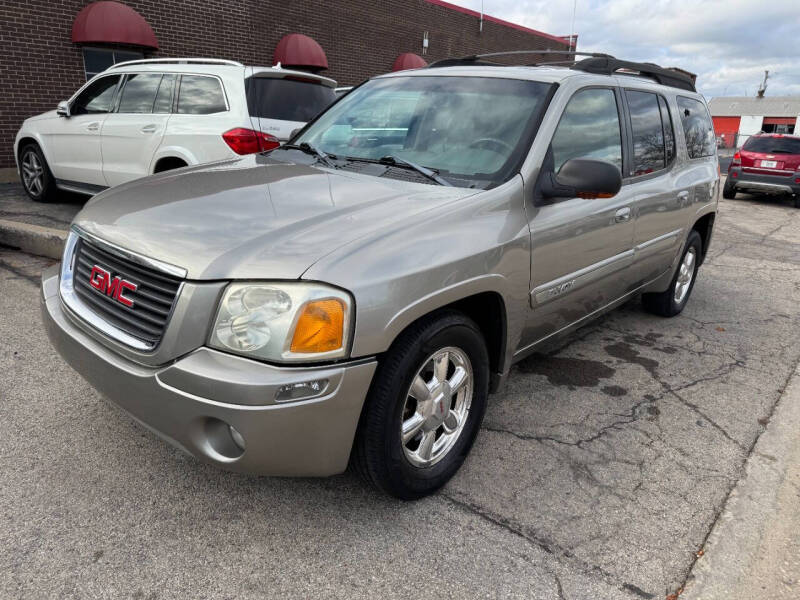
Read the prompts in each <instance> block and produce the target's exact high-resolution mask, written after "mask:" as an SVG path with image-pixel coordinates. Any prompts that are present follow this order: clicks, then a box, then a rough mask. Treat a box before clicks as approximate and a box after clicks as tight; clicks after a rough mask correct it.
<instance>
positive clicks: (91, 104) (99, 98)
mask: <svg viewBox="0 0 800 600" xmlns="http://www.w3.org/2000/svg"><path fill="white" fill-rule="evenodd" d="M119 78H120V76H119V75H109V76H108V77H101V78H100V79H96V80H95V81H93V82H92V83H90V84H89V87H87V88H86V89H85V90H83V91H82V92H81V93H80V94H78V97H77V98H75V100H74V101H73V102H72V106H71V107H70V112H71V113H72V114H73V115H88V114H95V113H107V112H108V111H110V110H111V102H112V101H113V100H114V92H115V91H116V89H117V83H119Z"/></svg>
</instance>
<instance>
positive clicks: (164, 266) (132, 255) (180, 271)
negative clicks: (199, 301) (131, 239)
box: [65, 225, 188, 279]
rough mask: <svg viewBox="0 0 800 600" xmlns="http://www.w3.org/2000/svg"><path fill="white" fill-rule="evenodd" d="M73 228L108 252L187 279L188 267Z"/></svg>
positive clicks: (172, 275)
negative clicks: (120, 245)
mask: <svg viewBox="0 0 800 600" xmlns="http://www.w3.org/2000/svg"><path fill="white" fill-rule="evenodd" d="M72 230H73V231H74V232H75V233H76V234H77V235H79V236H80V237H82V238H86V239H88V240H89V241H91V242H92V243H93V244H97V245H98V246H100V247H101V248H103V249H104V250H105V251H106V252H110V253H111V254H115V255H117V256H119V257H120V258H124V259H126V260H129V261H131V262H133V263H137V264H140V265H142V266H145V267H150V268H151V269H155V270H156V271H161V272H162V273H164V274H165V275H170V276H171V277H177V278H179V279H186V275H187V274H188V273H187V271H186V269H184V268H182V267H176V266H175V265H171V264H169V263H165V262H162V261H160V260H156V259H155V258H149V257H147V256H142V255H141V254H137V253H136V252H131V251H130V250H125V249H124V248H120V247H119V246H117V245H115V244H112V243H111V242H107V241H106V240H104V239H101V238H99V237H97V236H96V235H93V234H91V233H89V232H88V231H84V230H83V229H81V228H80V227H78V226H77V225H73V226H72ZM65 256H66V254H65Z"/></svg>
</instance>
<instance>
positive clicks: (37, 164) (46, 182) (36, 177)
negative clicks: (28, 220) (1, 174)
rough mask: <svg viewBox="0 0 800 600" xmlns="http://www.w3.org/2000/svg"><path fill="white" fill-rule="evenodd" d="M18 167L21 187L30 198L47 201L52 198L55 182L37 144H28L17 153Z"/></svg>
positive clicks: (36, 200)
mask: <svg viewBox="0 0 800 600" xmlns="http://www.w3.org/2000/svg"><path fill="white" fill-rule="evenodd" d="M19 167H20V174H21V175H22V187H24V188H25V193H26V194H28V197H29V198H30V199H31V200H33V201H35V202H47V201H48V200H51V199H52V198H53V196H54V195H55V191H56V182H55V180H54V179H53V174H52V173H51V172H50V167H48V165H47V161H46V160H45V158H44V154H43V153H42V150H41V148H39V146H37V145H36V144H28V145H27V146H25V147H24V148H23V149H22V152H20V154H19Z"/></svg>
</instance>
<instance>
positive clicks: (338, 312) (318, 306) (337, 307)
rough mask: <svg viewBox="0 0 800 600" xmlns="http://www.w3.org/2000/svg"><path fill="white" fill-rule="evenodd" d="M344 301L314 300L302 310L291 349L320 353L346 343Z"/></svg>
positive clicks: (303, 352) (304, 352) (299, 351)
mask: <svg viewBox="0 0 800 600" xmlns="http://www.w3.org/2000/svg"><path fill="white" fill-rule="evenodd" d="M344 311H345V306H344V302H342V301H341V300H338V299H336V298H328V299H326V300H312V301H311V302H308V303H307V304H306V305H305V306H304V307H303V309H302V311H301V312H300V318H299V319H297V325H295V328H294V335H293V336H292V345H291V351H292V352H296V353H302V354H319V353H322V352H331V351H333V350H338V349H339V348H341V347H342V345H343V343H344Z"/></svg>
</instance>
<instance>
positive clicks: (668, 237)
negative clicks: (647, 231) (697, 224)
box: [633, 229, 683, 254]
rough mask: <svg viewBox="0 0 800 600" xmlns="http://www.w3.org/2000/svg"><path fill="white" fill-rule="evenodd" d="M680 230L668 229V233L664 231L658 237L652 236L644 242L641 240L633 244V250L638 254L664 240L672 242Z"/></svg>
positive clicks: (677, 236)
mask: <svg viewBox="0 0 800 600" xmlns="http://www.w3.org/2000/svg"><path fill="white" fill-rule="evenodd" d="M682 232H683V229H676V230H675V231H670V232H669V233H665V234H664V235H659V236H658V237H654V238H653V239H651V240H647V241H646V242H642V243H641V244H639V245H637V246H635V247H634V249H633V250H634V252H635V253H636V254H638V253H640V252H642V251H643V250H647V249H648V248H651V247H652V246H656V245H661V243H662V242H665V241H670V242H672V243H674V241H677V240H678V238H679V237H680V235H681V233H682ZM673 238H674V240H673Z"/></svg>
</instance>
